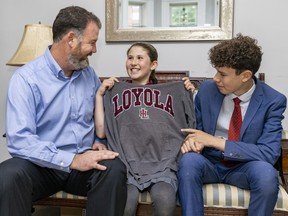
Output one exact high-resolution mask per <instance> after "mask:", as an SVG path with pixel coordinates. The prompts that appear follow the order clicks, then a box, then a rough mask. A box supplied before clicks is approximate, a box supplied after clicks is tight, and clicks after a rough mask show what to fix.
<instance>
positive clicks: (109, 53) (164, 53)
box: [0, 0, 288, 161]
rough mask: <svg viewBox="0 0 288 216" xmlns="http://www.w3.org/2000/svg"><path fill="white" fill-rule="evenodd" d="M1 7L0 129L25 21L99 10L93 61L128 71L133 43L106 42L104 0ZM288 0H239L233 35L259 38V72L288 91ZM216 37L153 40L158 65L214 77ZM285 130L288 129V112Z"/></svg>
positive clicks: (107, 71)
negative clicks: (211, 55)
mask: <svg viewBox="0 0 288 216" xmlns="http://www.w3.org/2000/svg"><path fill="white" fill-rule="evenodd" d="M0 4H1V6H0V28H1V40H0V56H1V58H0V82H1V85H0V107H1V109H0V134H2V133H4V132H5V123H4V122H5V97H6V92H7V86H8V81H9V79H10V77H11V75H12V73H13V71H14V70H15V69H17V67H11V66H6V63H7V61H8V60H9V59H10V58H11V57H12V55H13V54H14V52H15V51H16V49H17V47H18V44H19V42H20V40H21V37H22V33H23V30H24V26H25V24H32V23H38V22H39V21H41V23H43V24H50V25H51V24H52V23H53V20H54V18H55V16H56V14H57V13H58V11H59V10H60V9H61V8H63V7H66V6H69V5H79V6H82V7H85V8H86V9H88V10H91V11H92V12H94V13H95V14H96V15H97V16H99V17H100V19H101V20H102V22H103V29H102V31H101V34H100V39H99V42H98V43H97V48H98V52H97V53H96V54H95V55H94V56H92V57H91V59H90V62H91V65H92V66H93V67H94V68H95V70H96V72H97V73H98V74H99V75H100V76H112V75H114V76H124V75H126V72H125V67H124V64H125V59H126V56H125V55H126V50H127V48H128V46H129V43H112V44H107V43H106V42H105V25H104V24H105V0H93V1H92V0H49V1H43V0H25V1H20V0H1V3H0ZM286 8H288V1H287V0H275V1H263V0H235V11H234V34H236V33H238V32H242V33H243V34H244V35H250V36H252V37H255V38H257V39H258V41H259V44H260V45H261V46H262V48H263V51H264V56H263V63H262V66H261V68H260V72H265V75H266V82H267V83H268V84H269V85H271V86H272V87H274V88H275V89H277V90H278V91H280V92H282V93H284V94H285V95H288V88H287V86H286V85H287V80H288V79H287V78H288V73H287V72H285V71H286V61H287V55H286V51H287V50H288V43H287V38H288V28H287V23H286V21H287V20H288V19H287V18H288V14H287V12H286ZM214 44H215V42H211V41H210V42H203V41H202V42H177V43H172V42H169V43H168V42H161V43H153V45H155V47H156V48H157V49H158V51H159V55H160V57H159V67H158V69H159V70H173V69H175V70H189V71H190V76H210V77H211V76H213V74H214V70H213V68H211V66H210V65H209V62H208V61H207V58H208V56H207V52H208V50H209V48H210V47H212V46H213V45H214ZM285 116H286V118H285V120H284V122H283V126H284V129H288V120H287V119H288V111H286V113H285ZM8 157H9V155H8V153H7V150H6V146H5V139H4V138H2V137H1V138H0V161H2V160H4V159H5V158H8Z"/></svg>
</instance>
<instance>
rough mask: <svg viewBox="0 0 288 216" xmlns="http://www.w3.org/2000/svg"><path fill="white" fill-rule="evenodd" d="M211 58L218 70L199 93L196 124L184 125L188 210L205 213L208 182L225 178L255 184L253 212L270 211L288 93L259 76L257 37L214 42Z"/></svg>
mask: <svg viewBox="0 0 288 216" xmlns="http://www.w3.org/2000/svg"><path fill="white" fill-rule="evenodd" d="M209 58H210V62H211V64H212V65H213V66H214V67H215V69H216V71H217V72H216V75H215V76H214V79H213V81H212V80H211V81H207V82H204V83H203V84H202V85H201V87H200V89H199V92H198V93H197V95H196V98H195V112H196V122H197V129H183V130H182V131H183V132H188V133H189V134H188V136H187V137H186V139H185V141H184V143H183V145H182V147H181V151H182V153H184V155H183V157H182V159H181V161H180V164H179V171H178V177H179V194H180V200H181V206H182V208H183V215H187V216H188V215H189V216H191V215H193V216H198V215H203V214H204V204H203V197H202V186H203V184H205V183H226V184H230V185H235V186H237V187H240V188H244V189H249V190H250V203H249V208H248V214H249V215H251V216H257V215H259V216H265V215H267V216H268V215H270V216H271V215H272V212H273V209H274V207H275V204H276V201H277V195H278V184H279V183H278V175H277V171H276V170H275V168H274V167H273V165H274V164H275V163H276V161H277V159H278V158H279V156H280V154H281V133H282V125H281V120H282V119H283V112H284V111H285V109H286V97H285V96H284V95H282V94H280V93H279V92H277V91H276V90H274V89H272V88H271V87H269V86H268V85H266V84H265V83H263V82H261V81H259V80H258V79H257V78H256V77H255V73H256V72H257V71H258V69H259V67H260V64H261V59H262V52H261V47H260V46H258V45H257V41H256V40H255V39H253V38H251V37H248V36H243V35H241V34H239V35H237V36H236V37H235V38H232V39H231V40H228V41H223V42H220V43H219V44H217V45H216V46H215V47H213V48H211V49H210V52H209ZM236 97H238V99H240V100H238V99H235V101H237V100H238V101H239V102H240V104H237V103H235V104H236V105H234V102H233V99H234V98H236ZM234 106H235V107H236V108H235V113H237V112H236V111H237V110H238V111H239V112H238V114H237V116H238V117H235V116H234V114H232V112H234V111H233V110H234ZM232 115H233V117H232ZM239 115H240V116H239ZM237 118H239V120H240V121H238V123H237V124H234V120H236V119H237ZM230 119H231V123H230ZM230 124H231V126H230ZM232 125H233V126H232ZM233 127H234V129H233ZM237 128H238V129H237ZM232 132H234V133H233V134H232Z"/></svg>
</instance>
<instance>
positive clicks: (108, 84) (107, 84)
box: [97, 77, 119, 96]
mask: <svg viewBox="0 0 288 216" xmlns="http://www.w3.org/2000/svg"><path fill="white" fill-rule="evenodd" d="M115 82H119V80H118V79H117V78H116V77H110V78H108V79H105V80H103V82H102V83H101V85H100V87H99V89H98V91H97V94H99V95H100V96H104V95H105V92H106V91H107V90H110V89H111V88H112V87H113V86H114V84H115Z"/></svg>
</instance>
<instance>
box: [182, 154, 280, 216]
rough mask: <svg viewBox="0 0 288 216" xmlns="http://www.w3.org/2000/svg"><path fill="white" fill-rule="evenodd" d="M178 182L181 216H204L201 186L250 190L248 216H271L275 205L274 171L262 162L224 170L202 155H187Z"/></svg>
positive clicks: (277, 184)
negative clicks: (215, 184)
mask: <svg viewBox="0 0 288 216" xmlns="http://www.w3.org/2000/svg"><path fill="white" fill-rule="evenodd" d="M178 180H179V195H180V202H181V207H182V214H183V216H191V215H193V216H202V215H204V201H203V196H202V193H203V191H202V186H203V184H205V183H226V184H230V185H235V186H237V187H240V188H243V189H249V190H250V202H249V207H248V215H249V216H250V215H251V216H271V215H272V213H273V210H274V207H275V204H276V202H277V196H278V186H279V182H278V174H277V170H276V169H275V168H274V167H273V166H272V165H271V164H269V163H267V162H264V161H250V162H247V163H241V164H239V165H236V166H235V167H232V168H227V167H225V166H224V165H222V164H221V163H219V164H212V163H211V162H210V161H209V160H208V159H207V158H205V157H204V156H203V155H201V154H197V153H186V154H184V155H183V156H182V158H181V161H180V164H179V171H178Z"/></svg>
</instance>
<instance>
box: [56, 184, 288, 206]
mask: <svg viewBox="0 0 288 216" xmlns="http://www.w3.org/2000/svg"><path fill="white" fill-rule="evenodd" d="M51 197H54V198H55V197H57V198H68V199H86V198H85V197H82V196H76V195H72V194H68V193H65V192H63V191H60V192H58V193H56V194H54V195H52V196H51ZM203 197H204V206H205V207H220V208H238V209H247V208H248V205H249V199H250V192H249V190H243V189H240V188H237V187H235V186H232V185H227V184H206V185H204V186H203ZM139 203H142V204H150V203H151V198H150V195H149V193H148V192H143V193H141V194H140V195H139ZM275 210H280V211H287V212H288V194H287V192H286V191H285V190H284V188H283V187H282V186H280V188H279V194H278V200H277V203H276V206H275Z"/></svg>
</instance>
